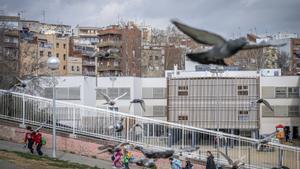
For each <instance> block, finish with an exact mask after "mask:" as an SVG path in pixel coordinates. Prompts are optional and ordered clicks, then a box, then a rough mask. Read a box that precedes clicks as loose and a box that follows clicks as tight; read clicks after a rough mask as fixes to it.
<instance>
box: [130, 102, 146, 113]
mask: <svg viewBox="0 0 300 169" xmlns="http://www.w3.org/2000/svg"><path fill="white" fill-rule="evenodd" d="M132 103H139V104H140V105H141V107H142V109H143V111H144V112H145V111H146V106H145V101H144V100H142V99H133V100H132V101H131V102H130V105H129V109H130V107H131V104H132Z"/></svg>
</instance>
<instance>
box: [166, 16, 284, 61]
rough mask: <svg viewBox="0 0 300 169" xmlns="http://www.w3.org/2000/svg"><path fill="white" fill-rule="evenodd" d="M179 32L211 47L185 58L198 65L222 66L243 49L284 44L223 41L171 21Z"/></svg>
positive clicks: (199, 30)
mask: <svg viewBox="0 0 300 169" xmlns="http://www.w3.org/2000/svg"><path fill="white" fill-rule="evenodd" d="M171 22H172V23H173V24H174V25H175V26H176V27H177V28H178V29H179V30H180V31H182V32H183V33H184V34H186V35H187V36H189V37H191V38H192V39H193V40H195V41H196V42H198V43H200V44H204V45H208V46H212V48H211V49H209V50H207V51H203V52H199V53H188V54H187V57H188V58H190V59H191V60H192V61H195V62H198V63H200V64H215V65H224V66H226V65H227V64H226V63H225V61H224V59H225V58H229V57H231V56H233V55H234V54H236V53H237V52H238V51H240V50H244V49H256V48H263V47H271V46H273V47H281V46H284V45H286V44H279V45H273V44H268V43H266V42H262V43H259V44H250V43H249V42H248V40H247V39H246V38H245V37H241V38H238V39H234V40H225V39H224V38H223V37H222V36H220V35H218V34H215V33H212V32H209V31H206V30H202V29H197V28H193V27H191V26H188V25H186V24H183V23H181V22H179V21H176V20H172V21H171Z"/></svg>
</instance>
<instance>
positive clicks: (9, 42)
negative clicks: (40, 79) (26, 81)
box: [0, 16, 20, 88]
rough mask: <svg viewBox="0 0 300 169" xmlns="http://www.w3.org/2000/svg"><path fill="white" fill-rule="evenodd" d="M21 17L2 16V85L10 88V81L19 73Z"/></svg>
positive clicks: (0, 38) (0, 64)
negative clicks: (19, 28)
mask: <svg viewBox="0 0 300 169" xmlns="http://www.w3.org/2000/svg"><path fill="white" fill-rule="evenodd" d="M19 20H20V18H19V17H15V16H0V82H1V83H0V87H1V88H9V87H11V86H9V85H10V84H9V82H11V81H14V76H17V75H18V73H19V65H20V63H19V30H18V27H19Z"/></svg>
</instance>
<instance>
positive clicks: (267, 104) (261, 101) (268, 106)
mask: <svg viewBox="0 0 300 169" xmlns="http://www.w3.org/2000/svg"><path fill="white" fill-rule="evenodd" d="M256 103H259V104H260V103H263V104H264V105H266V106H267V108H268V109H270V110H271V111H272V112H274V109H273V108H272V107H271V105H270V103H269V102H268V101H266V100H265V99H258V100H257V102H256Z"/></svg>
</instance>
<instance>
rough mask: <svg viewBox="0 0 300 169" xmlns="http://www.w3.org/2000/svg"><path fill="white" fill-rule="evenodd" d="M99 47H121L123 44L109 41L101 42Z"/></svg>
mask: <svg viewBox="0 0 300 169" xmlns="http://www.w3.org/2000/svg"><path fill="white" fill-rule="evenodd" d="M97 46H98V47H100V48H102V47H120V46H121V42H120V41H113V40H108V41H102V42H99V43H98V45H97Z"/></svg>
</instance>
